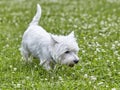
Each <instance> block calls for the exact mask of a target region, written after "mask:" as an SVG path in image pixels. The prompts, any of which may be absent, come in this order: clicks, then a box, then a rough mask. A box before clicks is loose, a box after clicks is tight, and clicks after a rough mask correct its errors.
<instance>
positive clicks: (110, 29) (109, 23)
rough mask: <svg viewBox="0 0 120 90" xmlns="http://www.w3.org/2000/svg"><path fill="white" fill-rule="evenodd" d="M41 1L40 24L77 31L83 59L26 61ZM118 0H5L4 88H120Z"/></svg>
mask: <svg viewBox="0 0 120 90" xmlns="http://www.w3.org/2000/svg"><path fill="white" fill-rule="evenodd" d="M37 3H39V4H40V5H41V7H42V17H41V20H40V25H41V26H42V27H44V28H45V29H46V30H47V31H48V32H51V33H55V34H64V35H67V34H68V33H70V32H71V31H73V30H74V31H75V35H76V37H77V39H78V43H79V47H80V52H79V57H80V59H81V61H80V62H79V64H77V65H76V66H75V67H73V68H70V67H67V66H59V65H57V68H56V69H55V70H52V71H49V72H47V71H45V70H44V69H42V67H41V66H39V61H38V60H34V61H33V62H32V63H31V64H25V63H24V62H23V61H22V59H21V55H20V52H19V47H20V43H21V38H22V35H23V33H24V31H25V29H26V28H27V26H28V24H29V22H30V21H31V20H32V17H33V16H34V14H35V12H36V4H37ZM119 89H120V1H119V0H30V1H29V0H0V90H119Z"/></svg>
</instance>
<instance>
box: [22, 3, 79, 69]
mask: <svg viewBox="0 0 120 90" xmlns="http://www.w3.org/2000/svg"><path fill="white" fill-rule="evenodd" d="M40 17H41V7H40V5H39V4H37V12H36V15H35V16H34V18H33V20H32V22H31V23H30V25H29V27H28V28H27V30H26V31H25V32H24V35H23V38H22V44H21V49H20V50H21V54H22V56H23V57H24V59H25V60H26V61H28V60H29V59H30V57H31V56H32V57H36V58H38V59H39V60H40V65H43V66H44V68H45V69H47V70H49V69H51V64H50V63H54V65H55V63H59V64H66V65H68V66H74V64H76V63H78V61H79V58H78V56H77V53H78V51H79V47H78V44H77V42H76V38H75V37H74V32H71V33H70V34H69V35H67V36H60V35H59V36H58V35H53V34H50V33H48V32H46V30H44V29H43V28H42V27H41V26H38V22H39V19H40Z"/></svg>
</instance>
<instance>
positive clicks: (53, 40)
mask: <svg viewBox="0 0 120 90" xmlns="http://www.w3.org/2000/svg"><path fill="white" fill-rule="evenodd" d="M50 37H51V40H52V42H53V44H54V45H55V44H56V43H58V42H57V40H56V39H55V37H54V36H52V35H51V34H50Z"/></svg>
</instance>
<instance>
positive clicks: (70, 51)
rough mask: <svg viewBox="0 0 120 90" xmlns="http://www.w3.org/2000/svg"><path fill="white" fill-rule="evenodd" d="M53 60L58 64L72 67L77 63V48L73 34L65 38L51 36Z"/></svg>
mask: <svg viewBox="0 0 120 90" xmlns="http://www.w3.org/2000/svg"><path fill="white" fill-rule="evenodd" d="M52 41H53V43H54V44H53V53H54V54H53V55H54V59H55V60H56V61H57V62H58V63H60V64H66V65H68V66H71V67H73V66H74V65H75V64H77V63H78V61H79V58H78V56H77V54H78V51H79V47H78V44H77V42H76V38H75V37H74V32H71V33H70V34H69V35H67V36H55V35H53V36H52Z"/></svg>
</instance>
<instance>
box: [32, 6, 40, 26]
mask: <svg viewBox="0 0 120 90" xmlns="http://www.w3.org/2000/svg"><path fill="white" fill-rule="evenodd" d="M40 17H41V7H40V5H39V4H37V12H36V14H35V16H34V17H33V19H32V21H31V23H30V25H37V24H38V22H39V19H40Z"/></svg>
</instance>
